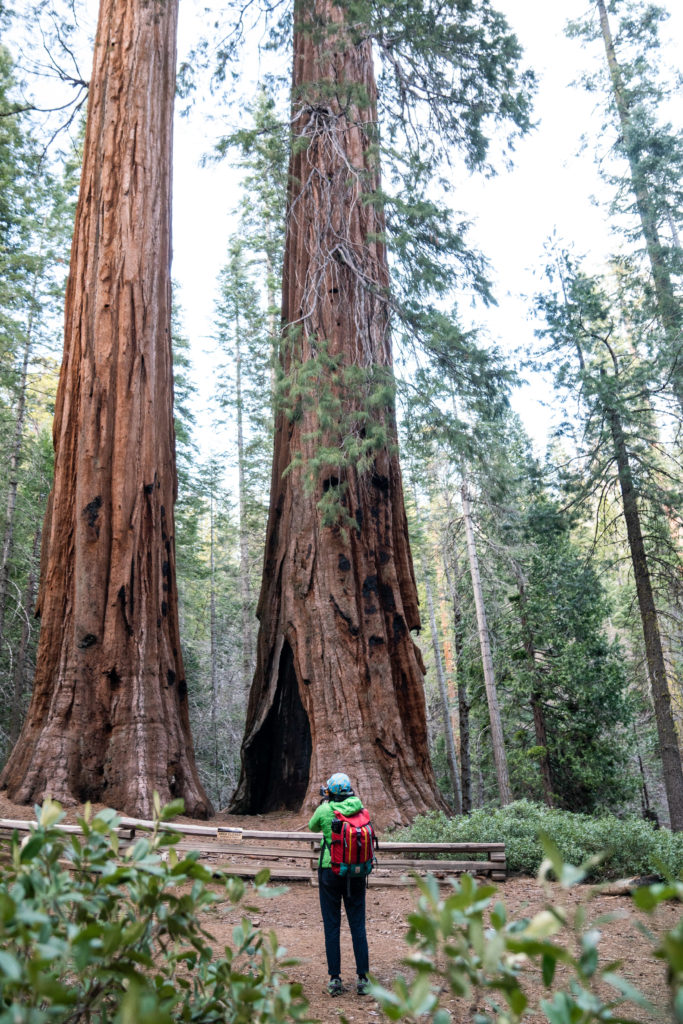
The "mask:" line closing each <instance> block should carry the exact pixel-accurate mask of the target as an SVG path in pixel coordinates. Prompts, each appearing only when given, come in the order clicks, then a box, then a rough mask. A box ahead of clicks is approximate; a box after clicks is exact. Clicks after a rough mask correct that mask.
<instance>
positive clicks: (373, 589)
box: [363, 573, 378, 597]
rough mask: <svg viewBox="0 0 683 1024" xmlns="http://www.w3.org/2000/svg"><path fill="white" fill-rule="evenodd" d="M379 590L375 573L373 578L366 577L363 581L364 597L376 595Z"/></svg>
mask: <svg viewBox="0 0 683 1024" xmlns="http://www.w3.org/2000/svg"><path fill="white" fill-rule="evenodd" d="M377 589H378V588H377V576H376V575H375V574H374V573H373V574H372V575H371V576H366V577H365V579H364V580H363V597H369V595H370V594H376V593H377Z"/></svg>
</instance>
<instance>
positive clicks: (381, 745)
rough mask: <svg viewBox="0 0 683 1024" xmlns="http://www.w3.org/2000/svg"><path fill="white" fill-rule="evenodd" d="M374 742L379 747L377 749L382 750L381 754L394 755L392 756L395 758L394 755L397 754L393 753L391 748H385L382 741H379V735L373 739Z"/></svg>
mask: <svg viewBox="0 0 683 1024" xmlns="http://www.w3.org/2000/svg"><path fill="white" fill-rule="evenodd" d="M375 743H376V744H377V746H378V747H379V749H380V750H381V751H382V753H383V754H386V755H387V757H394V758H395V757H396V756H397V755H396V754H395V753H393V752H392V751H391V750H387V748H386V747H385V746H384V744H383V743H382V741H381V739H380V738H379V736H378V737H377V739H376V740H375Z"/></svg>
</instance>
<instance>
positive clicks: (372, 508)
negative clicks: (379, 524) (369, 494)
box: [370, 505, 379, 520]
mask: <svg viewBox="0 0 683 1024" xmlns="http://www.w3.org/2000/svg"><path fill="white" fill-rule="evenodd" d="M370 515H371V516H372V518H373V519H374V520H378V519H379V509H378V507H377V505H371V506H370Z"/></svg>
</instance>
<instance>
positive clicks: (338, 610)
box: [330, 594, 360, 636]
mask: <svg viewBox="0 0 683 1024" xmlns="http://www.w3.org/2000/svg"><path fill="white" fill-rule="evenodd" d="M330 601H331V602H332V607H333V608H334V610H335V612H336V613H337V615H338V616H339V618H340V619H343V620H344V622H345V623H346V625H347V626H348V629H349V633H350V634H351V636H358V634H359V632H360V630H359V629H358V626H355V625H354V623H353V620H352V618H351V616H350V615H346V613H345V612H343V611H342V610H341V608H340V607H339V605H338V604H337V602H336V601H335V599H334V594H330Z"/></svg>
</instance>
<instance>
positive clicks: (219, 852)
mask: <svg viewBox="0 0 683 1024" xmlns="http://www.w3.org/2000/svg"><path fill="white" fill-rule="evenodd" d="M35 825H36V823H35V822H34V821H14V820H12V819H9V818H0V839H2V838H9V837H10V836H11V835H12V833H13V832H15V831H16V832H20V833H21V832H30V831H31V830H32V829H33V828H35ZM54 827H55V828H57V829H59V830H60V831H62V832H68V833H78V832H81V828H80V826H78V825H63V824H58V825H56V826H54ZM153 827H154V823H153V822H152V821H146V820H144V819H140V818H127V817H121V818H120V819H119V827H118V833H119V837H120V838H121V839H124V840H125V839H129V840H131V839H133V838H134V837H135V835H136V833H137V832H145V831H149V830H150V829H152V828H153ZM160 828H161V829H163V830H164V831H168V832H174V833H179V834H180V836H181V838H180V839H179V840H178V842H177V843H176V844H175V849H177V850H179V851H182V852H188V851H191V850H196V851H198V852H199V853H200V856H201V861H202V863H204V864H206V866H207V867H209V868H212V869H215V870H221V871H224V872H226V873H227V874H235V875H240V876H242V877H246V878H249V877H253V876H254V875H256V874H258V873H259V871H261V870H263V868H268V869H269V871H270V874H271V878H272V879H273V880H277V881H280V880H297V879H300V880H307V881H309V882H310V883H311V884H312V885H317V882H318V879H317V864H318V857H319V854H320V840H321V839H322V834H321V833H319V832H272V831H267V830H260V829H242V828H234V827H231V826H226V825H217V826H208V825H185V824H183V823H175V822H173V823H170V822H163V823H162V824H161V825H160ZM445 855H450V856H445ZM376 856H377V866H376V868H375V869H374V870H373V872H372V874H371V875H370V878H369V882H370V885H405V884H406V883H407V881H408V880H409V876H410V875H412V874H414V873H417V874H420V875H424V874H427V873H428V872H429V873H431V874H433V875H435V876H436V877H437V878H438V879H440V880H444V879H446V878H449V877H452V876H453V875H456V874H462V873H463V872H470V873H472V874H477V875H488V876H490V877H491V878H492V879H493V880H494V881H505V878H506V876H507V866H506V859H505V843H409V842H399V843H392V842H380V844H379V849H378V850H377V852H376ZM442 858H443V859H442Z"/></svg>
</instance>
